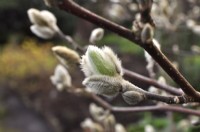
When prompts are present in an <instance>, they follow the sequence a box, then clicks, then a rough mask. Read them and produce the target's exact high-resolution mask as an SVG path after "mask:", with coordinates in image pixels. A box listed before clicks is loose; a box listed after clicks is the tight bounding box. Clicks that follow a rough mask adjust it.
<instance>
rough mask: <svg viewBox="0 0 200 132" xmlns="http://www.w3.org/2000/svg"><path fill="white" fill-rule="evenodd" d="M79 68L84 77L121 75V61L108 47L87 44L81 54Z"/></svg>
mask: <svg viewBox="0 0 200 132" xmlns="http://www.w3.org/2000/svg"><path fill="white" fill-rule="evenodd" d="M81 68H82V70H83V72H84V74H85V76H86V77H88V76H92V75H107V76H118V75H122V74H123V73H122V66H121V61H120V60H119V59H118V58H117V56H116V55H115V54H114V52H113V51H112V50H111V49H110V48H109V47H106V46H105V47H103V48H102V49H100V48H98V47H96V46H91V45H90V46H89V47H88V49H87V52H86V54H85V55H84V56H82V60H81Z"/></svg>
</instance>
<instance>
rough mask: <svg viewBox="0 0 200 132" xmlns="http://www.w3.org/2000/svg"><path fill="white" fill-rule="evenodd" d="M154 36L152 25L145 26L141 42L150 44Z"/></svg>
mask: <svg viewBox="0 0 200 132" xmlns="http://www.w3.org/2000/svg"><path fill="white" fill-rule="evenodd" d="M153 36H154V30H153V27H152V26H151V25H150V24H148V23H147V24H145V25H144V28H143V29H142V32H141V40H142V42H143V43H149V42H151V41H152V39H153Z"/></svg>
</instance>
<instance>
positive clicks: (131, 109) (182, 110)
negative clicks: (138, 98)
mask: <svg viewBox="0 0 200 132" xmlns="http://www.w3.org/2000/svg"><path fill="white" fill-rule="evenodd" d="M67 92H71V93H74V94H75V95H81V96H86V97H89V98H92V99H93V100H94V101H96V102H97V103H98V104H99V105H101V106H102V107H104V108H105V109H108V110H110V111H112V112H115V113H117V112H145V111H173V112H178V113H183V114H190V115H196V116H200V111H198V110H192V109H188V108H184V107H181V106H173V105H154V106H134V107H116V106H112V105H110V104H109V103H108V102H106V101H105V100H103V99H102V98H101V97H99V96H98V95H96V94H93V93H90V92H87V91H85V90H83V89H82V88H81V89H79V88H76V90H74V88H73V89H72V90H68V91H67Z"/></svg>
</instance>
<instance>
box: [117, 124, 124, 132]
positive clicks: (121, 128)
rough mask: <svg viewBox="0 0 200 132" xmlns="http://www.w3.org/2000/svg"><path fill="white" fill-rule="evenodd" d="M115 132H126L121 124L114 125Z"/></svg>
mask: <svg viewBox="0 0 200 132" xmlns="http://www.w3.org/2000/svg"><path fill="white" fill-rule="evenodd" d="M115 132H127V131H126V129H125V128H124V126H123V125H122V124H119V123H117V124H116V125H115Z"/></svg>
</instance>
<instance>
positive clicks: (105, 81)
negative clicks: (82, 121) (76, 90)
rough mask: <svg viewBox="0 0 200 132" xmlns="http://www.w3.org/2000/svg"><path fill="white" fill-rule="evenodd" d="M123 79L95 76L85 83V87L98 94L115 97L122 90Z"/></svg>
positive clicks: (87, 79) (88, 78)
mask: <svg viewBox="0 0 200 132" xmlns="http://www.w3.org/2000/svg"><path fill="white" fill-rule="evenodd" d="M121 79H122V78H118V77H110V76H104V75H93V76H91V77H87V78H86V79H85V80H84V81H83V85H85V86H86V87H87V88H89V89H90V90H91V92H94V93H96V94H100V95H105V96H115V95H116V94H118V93H119V92H120V90H121V88H122V85H121Z"/></svg>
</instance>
